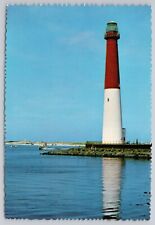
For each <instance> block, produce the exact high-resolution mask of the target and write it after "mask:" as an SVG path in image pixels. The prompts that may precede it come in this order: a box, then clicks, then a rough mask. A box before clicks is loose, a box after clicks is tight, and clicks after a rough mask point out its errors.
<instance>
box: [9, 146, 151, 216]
mask: <svg viewBox="0 0 155 225" xmlns="http://www.w3.org/2000/svg"><path fill="white" fill-rule="evenodd" d="M149 204H150V161H148V160H133V159H125V160H121V159H112V158H95V157H94V158H93V157H76V156H45V155H44V156H41V155H40V152H39V150H38V148H37V147H31V146H19V147H17V148H11V147H9V146H7V147H6V154H5V216H6V217H7V218H29V219H42V218H46V219H51V218H52V219H56V218H99V219H102V218H111V219H112V218H114V219H149V208H150V206H149Z"/></svg>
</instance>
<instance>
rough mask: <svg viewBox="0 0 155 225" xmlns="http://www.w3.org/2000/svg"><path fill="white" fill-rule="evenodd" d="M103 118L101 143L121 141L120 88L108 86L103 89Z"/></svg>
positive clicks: (118, 142)
mask: <svg viewBox="0 0 155 225" xmlns="http://www.w3.org/2000/svg"><path fill="white" fill-rule="evenodd" d="M103 118H104V119H103V134H102V143H104V144H121V143H123V142H124V141H123V132H122V113H121V98H120V89H118V88H108V89H105V90H104V115H103Z"/></svg>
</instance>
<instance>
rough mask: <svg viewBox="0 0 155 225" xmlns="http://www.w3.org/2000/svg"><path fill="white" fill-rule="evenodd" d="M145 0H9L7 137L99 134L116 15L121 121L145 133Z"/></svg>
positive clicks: (133, 132)
mask: <svg viewBox="0 0 155 225" xmlns="http://www.w3.org/2000/svg"><path fill="white" fill-rule="evenodd" d="M150 17H151V8H150V7H149V6H102V7H101V6H85V7H84V6H70V7H66V6H63V7H61V6H41V7H40V6H9V7H8V11H7V33H6V38H7V39H6V42H7V48H6V55H7V60H6V109H5V114H6V139H7V140H23V139H26V140H32V141H42V140H44V141H87V140H90V141H93V140H99V141H100V140H101V136H102V120H103V96H104V92H103V90H104V89H103V86H104V84H103V83H104V74H105V40H104V32H105V28H106V23H107V22H108V21H110V20H114V21H116V22H117V23H118V27H119V32H120V35H121V38H120V40H119V43H118V45H119V62H120V78H121V100H122V112H123V126H124V127H125V128H126V132H127V133H126V135H127V140H130V141H134V140H136V139H137V138H138V139H139V140H140V141H150V140H151V132H150V129H151V126H150V125H151V110H150V108H151V27H150V20H151V18H150Z"/></svg>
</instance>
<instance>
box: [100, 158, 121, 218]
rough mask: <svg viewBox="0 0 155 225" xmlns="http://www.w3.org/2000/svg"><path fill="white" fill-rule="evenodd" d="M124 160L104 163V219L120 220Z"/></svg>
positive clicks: (112, 160)
mask: <svg viewBox="0 0 155 225" xmlns="http://www.w3.org/2000/svg"><path fill="white" fill-rule="evenodd" d="M122 166H123V159H119V158H104V159H103V161H102V170H103V171H102V180H103V219H119V214H120V194H121V178H122Z"/></svg>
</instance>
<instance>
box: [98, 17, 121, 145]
mask: <svg viewBox="0 0 155 225" xmlns="http://www.w3.org/2000/svg"><path fill="white" fill-rule="evenodd" d="M104 38H105V40H106V63H105V83H104V115H103V134H102V143H103V144H122V143H124V140H125V137H124V134H123V133H124V132H123V129H122V110H121V95H120V76H119V59H118V44H117V40H118V39H119V38H120V34H119V32H118V27H117V23H116V22H113V21H111V22H108V23H107V27H106V33H105V36H104Z"/></svg>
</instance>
